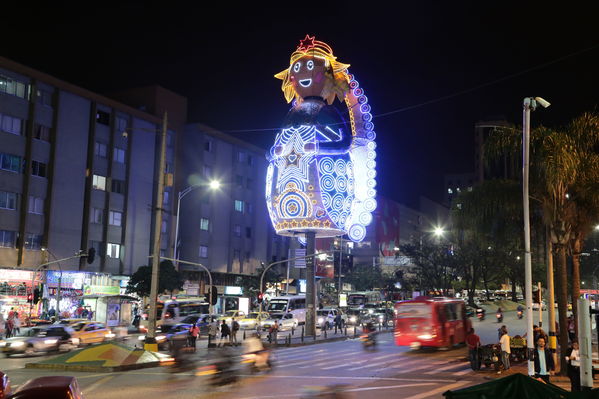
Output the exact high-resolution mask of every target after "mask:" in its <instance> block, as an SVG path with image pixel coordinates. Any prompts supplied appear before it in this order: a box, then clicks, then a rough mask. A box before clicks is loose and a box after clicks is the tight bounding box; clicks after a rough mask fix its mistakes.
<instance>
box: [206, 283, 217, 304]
mask: <svg viewBox="0 0 599 399" xmlns="http://www.w3.org/2000/svg"><path fill="white" fill-rule="evenodd" d="M208 298H209V300H210V305H216V302H218V290H217V289H216V287H215V286H212V287H210V289H209V290H208Z"/></svg>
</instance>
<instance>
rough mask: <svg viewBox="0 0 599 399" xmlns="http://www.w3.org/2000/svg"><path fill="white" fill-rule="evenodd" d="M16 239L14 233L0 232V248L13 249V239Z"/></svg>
mask: <svg viewBox="0 0 599 399" xmlns="http://www.w3.org/2000/svg"><path fill="white" fill-rule="evenodd" d="M16 237H17V232H16V231H9V230H0V247H2V248H14V247H15V242H16V240H15V238H16Z"/></svg>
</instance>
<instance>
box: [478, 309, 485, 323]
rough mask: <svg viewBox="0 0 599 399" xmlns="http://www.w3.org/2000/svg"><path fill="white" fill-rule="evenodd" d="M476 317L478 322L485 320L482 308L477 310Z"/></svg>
mask: <svg viewBox="0 0 599 399" xmlns="http://www.w3.org/2000/svg"><path fill="white" fill-rule="evenodd" d="M476 317H477V318H478V320H479V321H483V320H484V319H485V310H484V309H483V308H477V309H476Z"/></svg>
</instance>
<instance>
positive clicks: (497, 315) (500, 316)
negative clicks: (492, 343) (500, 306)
mask: <svg viewBox="0 0 599 399" xmlns="http://www.w3.org/2000/svg"><path fill="white" fill-rule="evenodd" d="M495 317H496V318H497V323H502V322H503V312H497V313H495Z"/></svg>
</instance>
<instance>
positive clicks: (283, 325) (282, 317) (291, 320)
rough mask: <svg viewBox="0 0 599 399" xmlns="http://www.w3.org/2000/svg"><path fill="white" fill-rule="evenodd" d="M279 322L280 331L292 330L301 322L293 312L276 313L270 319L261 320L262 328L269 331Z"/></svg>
mask: <svg viewBox="0 0 599 399" xmlns="http://www.w3.org/2000/svg"><path fill="white" fill-rule="evenodd" d="M275 321H276V322H277V323H279V331H283V330H291V329H292V328H296V327H297V325H298V324H299V322H298V320H297V319H296V318H295V317H293V315H292V314H291V313H274V314H271V315H270V316H269V318H268V319H266V320H264V321H262V322H260V324H261V327H262V330H264V331H267V330H268V329H270V328H271V327H272V326H273V325H274V324H275Z"/></svg>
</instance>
